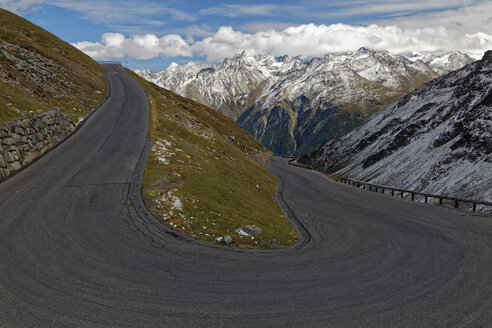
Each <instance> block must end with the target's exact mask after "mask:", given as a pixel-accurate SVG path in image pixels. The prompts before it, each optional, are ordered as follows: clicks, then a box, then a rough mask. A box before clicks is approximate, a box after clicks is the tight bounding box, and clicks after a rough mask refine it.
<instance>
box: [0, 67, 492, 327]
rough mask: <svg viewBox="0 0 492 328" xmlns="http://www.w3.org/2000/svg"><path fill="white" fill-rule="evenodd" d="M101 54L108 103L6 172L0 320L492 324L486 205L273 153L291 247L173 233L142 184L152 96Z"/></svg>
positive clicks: (57, 323) (53, 323) (42, 323)
mask: <svg viewBox="0 0 492 328" xmlns="http://www.w3.org/2000/svg"><path fill="white" fill-rule="evenodd" d="M107 68H108V74H107V76H108V78H109V80H110V84H111V87H112V94H111V97H110V98H109V99H108V101H107V102H106V103H105V104H104V105H103V106H102V107H101V108H100V109H99V110H98V111H97V112H96V113H95V114H94V115H93V116H92V117H91V118H90V119H89V120H88V121H87V123H86V124H85V125H84V126H83V127H82V128H81V129H80V130H79V131H78V132H77V133H76V134H75V135H74V136H72V137H71V138H70V139H68V140H67V141H66V142H64V143H63V144H62V145H60V146H59V147H58V148H56V149H55V150H54V151H52V152H51V153H49V154H48V155H47V156H46V157H44V158H43V159H41V160H40V161H38V162H36V163H35V164H34V165H32V166H30V167H29V168H27V169H26V170H24V171H23V172H21V173H20V174H18V175H16V176H14V177H13V178H11V179H9V180H7V181H6V182H4V183H2V184H0V327H491V326H492V248H491V247H492V219H490V218H483V217H480V216H472V215H469V214H465V213H463V212H461V211H457V210H453V209H446V208H440V207H436V206H431V205H425V204H419V203H414V202H410V201H407V200H400V199H397V198H390V197H387V196H381V195H377V194H374V193H370V192H368V191H364V190H356V189H354V188H352V187H349V186H346V185H342V184H337V183H335V182H333V181H331V180H329V179H327V178H326V177H324V176H322V175H320V174H318V173H315V172H312V171H307V170H303V169H300V168H296V167H291V166H288V165H287V162H286V160H285V159H281V158H276V159H275V160H274V161H273V162H271V163H269V164H268V165H267V167H268V169H270V170H271V171H272V172H274V174H276V175H277V176H278V177H279V179H280V182H281V189H280V193H279V198H280V202H281V203H282V204H286V205H287V206H288V211H290V212H291V213H292V214H293V215H294V216H295V219H294V220H297V221H295V224H296V226H297V227H298V228H299V230H300V231H301V236H302V237H303V238H302V241H301V242H300V243H299V244H297V245H296V246H295V247H292V248H290V249H284V250H280V251H256V252H251V251H239V250H234V249H230V248H220V247H216V246H213V245H205V244H203V243H200V242H194V241H191V240H189V239H186V238H181V237H180V236H175V235H173V234H172V233H170V232H169V231H167V230H166V229H165V228H163V227H162V226H161V225H160V224H159V223H157V222H156V221H155V220H153V219H152V218H151V217H148V216H147V215H145V211H144V210H143V209H142V208H141V200H140V198H139V197H138V195H137V194H138V180H139V178H140V174H141V171H142V168H143V165H144V164H145V152H143V155H142V151H143V149H144V148H145V146H146V145H147V146H148V143H147V144H146V135H147V124H148V104H147V100H146V97H145V94H144V92H143V91H142V90H141V89H140V88H139V86H138V85H137V84H136V82H135V81H133V80H132V79H130V78H129V77H128V76H127V75H126V73H124V71H123V70H122V69H121V68H119V67H118V66H114V65H108V66H107ZM145 149H147V150H148V147H147V148H145ZM141 155H142V156H141ZM136 167H137V170H136V174H134V172H135V168H136Z"/></svg>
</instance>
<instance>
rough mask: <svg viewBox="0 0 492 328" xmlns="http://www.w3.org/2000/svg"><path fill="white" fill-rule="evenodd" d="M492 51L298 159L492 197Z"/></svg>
mask: <svg viewBox="0 0 492 328" xmlns="http://www.w3.org/2000/svg"><path fill="white" fill-rule="evenodd" d="M491 141H492V51H488V52H486V53H485V55H484V57H483V59H482V60H479V61H477V62H474V63H472V64H469V65H467V66H465V67H464V68H461V69H459V70H456V71H453V72H451V73H448V74H447V75H443V76H441V77H439V78H436V79H435V80H433V81H432V82H430V83H428V84H426V85H425V86H423V87H422V88H420V89H418V90H415V91H414V92H412V93H410V94H408V95H406V96H405V97H403V98H401V99H399V100H398V101H396V102H394V103H393V104H391V105H389V106H387V107H385V108H384V109H382V110H380V111H378V112H377V113H376V114H374V115H373V116H372V117H371V118H370V119H368V120H367V121H366V122H365V123H364V124H363V125H362V126H360V127H359V128H357V129H356V130H354V131H352V132H351V133H349V134H347V135H346V136H344V137H342V138H340V139H338V140H334V141H331V142H329V143H327V144H325V145H324V146H323V147H321V148H320V149H319V150H318V151H316V152H314V153H312V154H310V155H308V156H306V157H305V158H304V159H303V160H302V161H303V162H304V163H308V164H311V165H313V166H314V167H316V168H318V169H321V170H324V171H326V172H330V173H333V172H335V174H337V175H341V176H347V177H351V178H355V179H359V180H364V181H368V182H371V183H375V184H382V185H390V186H395V187H401V188H408V189H415V190H420V191H426V192H431V193H438V194H447V195H458V196H461V197H469V198H474V199H482V200H486V201H492V189H491V188H490V187H491V185H492V175H491V173H492V142H491Z"/></svg>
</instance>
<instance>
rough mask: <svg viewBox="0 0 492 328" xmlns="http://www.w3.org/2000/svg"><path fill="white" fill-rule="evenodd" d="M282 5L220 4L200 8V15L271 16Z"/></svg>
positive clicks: (279, 9)
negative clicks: (219, 5)
mask: <svg viewBox="0 0 492 328" xmlns="http://www.w3.org/2000/svg"><path fill="white" fill-rule="evenodd" d="M281 9H282V7H281V6H277V5H269V4H266V5H229V4H227V5H222V6H221V7H212V8H207V9H202V10H200V14H202V15H221V16H228V17H239V16H272V15H273V14H274V12H279V11H281Z"/></svg>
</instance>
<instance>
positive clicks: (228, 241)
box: [222, 235, 232, 245]
mask: <svg viewBox="0 0 492 328" xmlns="http://www.w3.org/2000/svg"><path fill="white" fill-rule="evenodd" d="M222 242H223V243H224V244H226V245H229V244H231V243H232V237H231V236H229V235H227V236H224V238H222Z"/></svg>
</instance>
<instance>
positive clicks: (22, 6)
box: [0, 0, 45, 13]
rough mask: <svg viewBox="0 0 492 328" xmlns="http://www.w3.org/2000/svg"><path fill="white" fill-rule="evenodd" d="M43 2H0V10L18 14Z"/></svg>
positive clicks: (41, 0)
mask: <svg viewBox="0 0 492 328" xmlns="http://www.w3.org/2000/svg"><path fill="white" fill-rule="evenodd" d="M43 2H45V0H0V8H3V9H6V10H9V11H12V12H14V13H18V12H20V11H24V10H27V9H31V8H32V7H33V6H36V5H39V4H41V3H43Z"/></svg>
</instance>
